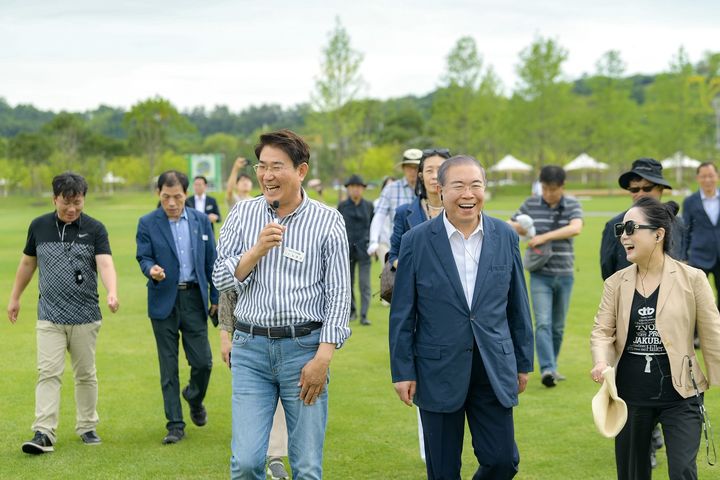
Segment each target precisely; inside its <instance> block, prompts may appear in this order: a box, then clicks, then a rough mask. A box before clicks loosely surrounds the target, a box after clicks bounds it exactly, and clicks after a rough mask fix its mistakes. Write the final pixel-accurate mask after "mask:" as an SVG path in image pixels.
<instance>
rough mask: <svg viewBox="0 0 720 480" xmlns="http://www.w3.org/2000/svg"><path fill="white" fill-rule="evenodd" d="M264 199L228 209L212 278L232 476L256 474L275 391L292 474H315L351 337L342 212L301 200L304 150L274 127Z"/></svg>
mask: <svg viewBox="0 0 720 480" xmlns="http://www.w3.org/2000/svg"><path fill="white" fill-rule="evenodd" d="M255 155H256V156H257V158H258V163H257V164H256V165H255V166H254V168H255V171H256V173H257V179H258V183H259V184H260V187H261V189H262V193H263V195H262V196H261V197H258V198H255V199H252V200H247V201H245V202H240V203H238V204H236V205H235V207H233V209H232V210H231V212H230V214H229V215H228V218H227V220H226V221H225V224H224V225H223V227H222V229H221V231H220V238H219V240H218V247H217V250H218V258H217V261H216V262H215V269H214V272H213V281H214V283H215V285H216V286H217V288H218V289H219V290H226V289H229V288H234V289H235V290H236V291H237V293H238V302H237V305H236V307H235V311H234V314H235V332H234V333H233V346H232V351H231V365H232V366H231V368H232V382H233V385H232V390H233V394H232V443H231V448H232V459H231V465H230V470H231V476H232V478H257V479H263V478H265V476H264V468H263V467H264V465H265V453H266V452H267V447H268V437H269V432H270V427H271V425H272V420H273V413H274V411H275V407H276V404H277V401H278V399H280V400H282V404H283V407H284V409H285V416H286V420H287V426H288V432H289V448H288V453H289V455H288V456H289V458H290V467H291V468H292V470H293V476H294V477H297V478H318V479H319V478H322V454H323V442H324V437H325V426H326V423H327V407H328V394H327V378H328V367H329V365H330V360H331V359H332V356H333V352H334V350H335V349H336V348H340V347H341V346H342V345H343V343H344V342H345V340H347V338H348V337H349V336H350V329H349V328H348V320H349V314H350V268H349V260H348V259H349V253H348V241H347V235H346V233H345V224H344V222H343V219H342V216H341V215H340V213H339V212H338V211H337V210H335V209H333V208H330V207H327V206H325V205H323V204H321V203H319V202H316V201H314V200H311V199H310V198H308V196H307V194H306V193H305V191H304V190H303V189H302V181H303V179H304V178H305V175H306V174H307V171H308V162H309V159H310V151H309V148H308V145H307V144H306V143H305V141H303V140H302V139H301V138H300V137H299V136H297V135H296V134H295V133H293V132H291V131H289V130H280V131H277V132H272V133H267V134H263V135H261V136H260V142H259V143H258V145H257V146H256V147H255Z"/></svg>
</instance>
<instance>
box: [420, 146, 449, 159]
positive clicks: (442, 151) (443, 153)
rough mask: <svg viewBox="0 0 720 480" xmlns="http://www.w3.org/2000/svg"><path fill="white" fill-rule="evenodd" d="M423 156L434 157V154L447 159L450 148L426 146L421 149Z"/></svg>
mask: <svg viewBox="0 0 720 480" xmlns="http://www.w3.org/2000/svg"><path fill="white" fill-rule="evenodd" d="M422 154H423V158H428V157H434V156H435V155H437V156H439V157H442V158H445V159H448V158H450V150H448V149H447V148H426V149H425V150H423V151H422Z"/></svg>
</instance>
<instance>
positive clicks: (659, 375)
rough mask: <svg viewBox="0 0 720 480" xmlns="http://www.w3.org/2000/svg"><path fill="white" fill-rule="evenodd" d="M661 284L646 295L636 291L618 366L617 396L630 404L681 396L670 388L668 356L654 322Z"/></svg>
mask: <svg viewBox="0 0 720 480" xmlns="http://www.w3.org/2000/svg"><path fill="white" fill-rule="evenodd" d="M659 291H660V287H658V288H656V289H655V291H654V292H653V293H652V294H651V295H650V296H649V297H647V298H645V297H643V296H642V295H641V294H640V292H638V291H637V290H636V291H635V296H634V297H633V303H632V307H631V310H630V325H629V326H628V336H627V342H625V351H624V352H623V354H622V357H621V358H620V363H619V364H618V369H617V388H618V395H620V398H622V399H623V400H625V401H626V402H627V403H630V404H633V405H652V404H657V403H665V402H674V401H677V400H682V397H681V396H680V394H679V393H677V391H676V390H675V388H673V384H672V375H671V374H670V359H669V358H668V356H667V352H666V351H665V346H664V345H663V343H662V340H661V338H660V334H659V333H658V331H657V328H656V324H655V310H656V307H657V299H658V292H659Z"/></svg>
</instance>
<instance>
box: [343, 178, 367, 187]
mask: <svg viewBox="0 0 720 480" xmlns="http://www.w3.org/2000/svg"><path fill="white" fill-rule="evenodd" d="M350 185H361V186H363V187H367V184H366V183H365V182H364V181H363V178H362V177H361V176H360V175H350V178H348V179H347V180H346V181H345V186H346V187H348V186H350Z"/></svg>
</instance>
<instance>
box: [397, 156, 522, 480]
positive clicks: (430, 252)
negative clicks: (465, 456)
mask: <svg viewBox="0 0 720 480" xmlns="http://www.w3.org/2000/svg"><path fill="white" fill-rule="evenodd" d="M485 181H486V179H485V171H484V170H483V169H482V167H481V166H480V164H479V163H478V162H477V160H475V159H474V158H472V157H468V156H456V157H452V158H450V159H449V160H446V161H445V162H444V163H443V165H442V166H441V167H440V170H439V172H438V184H439V185H438V191H439V193H440V198H441V200H442V202H443V206H444V207H445V213H444V214H443V215H440V216H438V217H435V218H434V219H433V220H430V221H428V222H425V223H423V224H421V225H419V226H417V227H415V228H413V229H411V230H410V231H409V232H407V233H406V234H405V235H404V236H403V237H402V242H401V245H400V256H399V262H398V268H397V276H396V277H395V288H394V291H393V299H392V305H391V309H390V367H391V372H392V381H393V382H394V385H395V390H396V392H397V394H398V396H399V397H400V400H402V401H403V402H405V403H406V404H408V405H412V403H413V402H414V403H415V404H416V405H417V406H418V407H419V408H420V415H421V417H422V424H423V428H424V443H425V452H426V456H427V461H426V464H427V475H428V478H429V479H441V478H442V479H457V478H460V467H461V453H462V443H463V435H464V427H465V417H466V416H467V419H468V424H469V427H470V432H471V434H472V442H473V449H474V452H475V456H476V458H477V460H478V462H479V463H480V465H481V467H480V468H478V470H477V472H476V473H475V475H474V477H473V478H474V479H509V478H512V477H514V476H515V474H516V473H517V466H518V463H519V461H520V458H519V454H518V451H517V447H516V445H515V438H514V437H515V434H514V425H513V416H512V415H513V413H512V412H513V411H512V409H513V406H515V405H517V403H518V394H519V393H522V392H523V391H524V390H525V386H526V385H527V380H528V373H529V372H531V371H532V369H533V330H532V322H531V319H530V308H529V304H528V296H527V289H526V287H525V278H524V275H523V266H522V260H521V258H520V250H519V247H518V236H517V233H515V232H514V231H513V230H512V228H511V227H510V226H509V225H507V224H506V223H505V222H503V221H501V220H498V219H495V218H491V217H489V216H487V215H485V214H483V213H482V207H483V202H484V197H485Z"/></svg>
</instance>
